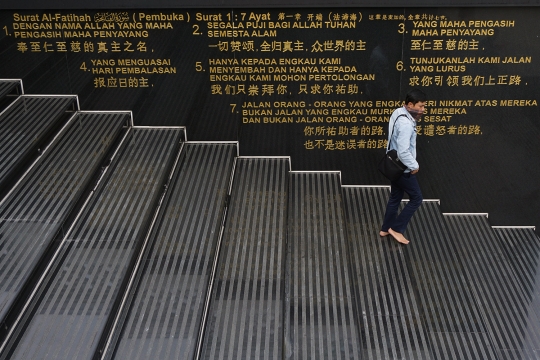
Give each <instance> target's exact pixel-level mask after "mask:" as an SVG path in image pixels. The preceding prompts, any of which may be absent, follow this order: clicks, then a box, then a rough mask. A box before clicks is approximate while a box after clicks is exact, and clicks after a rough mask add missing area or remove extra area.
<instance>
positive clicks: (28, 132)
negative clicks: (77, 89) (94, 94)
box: [0, 95, 78, 198]
mask: <svg viewBox="0 0 540 360" xmlns="http://www.w3.org/2000/svg"><path fill="white" fill-rule="evenodd" d="M77 106H78V104H77V97H76V96H72V95H66V96H34V95H23V96H19V97H18V98H17V100H15V101H14V102H13V103H12V104H11V105H10V106H9V107H7V108H6V109H5V110H4V111H3V112H2V113H1V114H0V198H1V197H2V196H3V195H5V194H4V190H6V189H8V188H10V187H11V186H10V185H12V183H13V182H14V181H15V178H16V177H17V174H18V173H19V172H20V171H21V170H22V169H23V168H24V167H25V165H26V164H27V163H29V162H31V160H32V159H34V158H35V157H37V155H38V149H40V148H41V147H42V146H43V145H44V144H45V143H46V142H47V141H48V139H49V138H50V137H51V136H52V134H53V133H55V132H56V131H57V130H59V128H60V125H61V124H62V122H63V121H65V120H67V119H65V118H64V117H65V116H66V111H67V110H70V109H73V110H75V107H77ZM63 116H64V117H63Z"/></svg>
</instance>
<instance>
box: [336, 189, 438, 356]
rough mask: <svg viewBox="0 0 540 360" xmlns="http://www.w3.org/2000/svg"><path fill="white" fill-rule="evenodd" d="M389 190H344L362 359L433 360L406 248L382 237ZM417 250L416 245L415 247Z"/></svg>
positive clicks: (388, 238)
mask: <svg viewBox="0 0 540 360" xmlns="http://www.w3.org/2000/svg"><path fill="white" fill-rule="evenodd" d="M389 194H390V191H389V187H355V186H347V187H343V195H344V206H345V213H346V216H347V229H348V232H349V240H350V242H349V244H350V246H349V248H350V259H351V264H352V276H351V277H352V284H354V290H355V294H356V295H355V296H356V297H357V298H358V302H357V303H358V313H359V314H361V317H362V321H363V327H364V330H363V331H362V333H361V336H362V343H363V357H362V358H363V359H364V358H365V359H431V358H432V357H431V355H430V351H429V350H430V348H429V337H428V333H427V329H426V327H425V326H424V325H423V322H422V318H421V315H420V309H419V299H418V298H417V295H416V294H415V291H414V288H413V286H412V279H411V277H412V275H411V273H410V271H409V267H408V266H407V262H406V258H405V255H404V251H407V250H408V249H407V248H404V247H403V245H401V244H399V243H397V242H396V241H394V240H393V239H391V238H390V237H384V238H383V237H381V236H380V235H379V231H380V227H381V224H382V220H383V218H384V212H385V209H386V202H387V201H388V196H389ZM412 246H414V245H412Z"/></svg>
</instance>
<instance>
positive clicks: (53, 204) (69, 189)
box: [0, 112, 130, 320]
mask: <svg viewBox="0 0 540 360" xmlns="http://www.w3.org/2000/svg"><path fill="white" fill-rule="evenodd" d="M129 119H130V114H129V113H109V114H107V113H89V112H86V113H78V114H77V115H76V116H74V118H72V119H71V121H70V123H69V125H68V126H67V127H66V128H65V129H64V131H63V132H62V133H61V134H60V136H59V137H58V138H57V139H56V141H55V142H54V143H53V144H52V145H51V147H50V148H49V150H48V151H47V152H45V153H44V154H43V155H42V156H41V158H40V159H39V160H38V161H37V162H36V163H35V164H34V166H33V168H32V169H31V170H30V172H29V173H28V174H27V175H26V176H25V178H24V179H23V180H22V181H21V182H20V183H19V184H18V185H17V187H15V188H14V189H13V191H12V192H11V193H10V194H9V195H8V196H7V197H6V198H5V199H4V200H3V201H2V203H1V204H0V274H2V276H1V277H0V320H4V319H5V316H6V314H7V313H8V311H9V310H10V308H11V306H12V305H13V304H14V302H15V300H16V298H17V296H19V295H20V293H21V291H22V290H23V287H24V284H25V283H26V282H27V281H28V280H29V278H30V276H31V273H32V271H34V269H35V268H36V266H37V264H38V263H39V261H40V259H41V257H42V256H43V254H44V252H45V251H46V250H47V248H48V247H49V245H50V244H51V242H52V241H53V238H54V237H55V235H56V233H57V232H58V231H59V230H60V228H61V226H62V224H63V223H64V221H65V220H66V218H67V216H68V215H69V212H70V211H71V209H73V207H74V206H75V203H76V202H77V200H78V199H79V197H80V196H81V194H82V192H83V191H84V190H85V188H86V187H87V186H88V185H89V183H90V179H91V177H92V176H93V175H94V174H95V173H96V171H98V170H99V166H100V165H101V163H102V161H103V160H104V156H105V154H106V153H107V152H108V151H109V149H110V148H111V147H112V145H113V143H114V139H115V138H116V137H117V136H118V135H119V133H120V131H121V129H122V127H123V125H125V124H126V123H127V122H128V121H129ZM103 139H109V140H108V141H103Z"/></svg>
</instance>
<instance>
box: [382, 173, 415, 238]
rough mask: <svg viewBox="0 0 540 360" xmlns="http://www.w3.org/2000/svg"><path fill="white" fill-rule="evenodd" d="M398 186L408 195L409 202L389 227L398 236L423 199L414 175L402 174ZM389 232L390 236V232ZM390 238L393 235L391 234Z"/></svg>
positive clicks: (405, 227)
mask: <svg viewBox="0 0 540 360" xmlns="http://www.w3.org/2000/svg"><path fill="white" fill-rule="evenodd" d="M398 185H399V187H401V188H402V189H403V190H404V191H405V192H406V193H407V194H408V195H409V202H408V203H407V205H405V207H404V208H403V210H402V211H401V213H400V214H399V216H397V218H396V219H395V221H394V222H393V223H392V224H391V225H390V228H391V229H392V230H393V231H395V232H397V233H399V234H403V233H404V232H405V230H406V229H407V224H408V223H409V221H410V220H411V218H412V216H413V215H414V213H415V211H416V210H417V209H418V208H419V207H420V205H422V200H423V198H422V191H421V190H420V186H419V185H418V180H417V179H416V175H412V174H410V173H407V174H403V176H401V177H400V178H399V180H398ZM389 232H390V233H391V234H392V232H391V231H389ZM392 236H394V235H393V234H392ZM394 237H395V236H394ZM398 241H399V240H398Z"/></svg>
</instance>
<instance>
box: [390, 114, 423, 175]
mask: <svg viewBox="0 0 540 360" xmlns="http://www.w3.org/2000/svg"><path fill="white" fill-rule="evenodd" d="M400 115H405V116H400ZM398 116H399V118H398ZM396 119H397V122H396ZM394 123H395V124H396V126H395V127H394ZM392 128H393V130H392ZM390 134H391V137H390ZM388 141H389V145H390V146H389V147H388V149H389V150H396V151H397V155H398V158H399V160H401V162H402V163H403V164H404V165H405V166H407V170H405V172H406V173H408V172H411V171H412V170H416V169H418V168H419V167H420V166H419V165H418V162H417V161H416V121H415V120H414V118H413V117H412V116H411V114H410V113H409V112H408V111H407V109H406V108H405V106H402V107H400V108H397V109H396V110H394V112H393V113H392V116H390V121H389V123H388Z"/></svg>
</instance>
